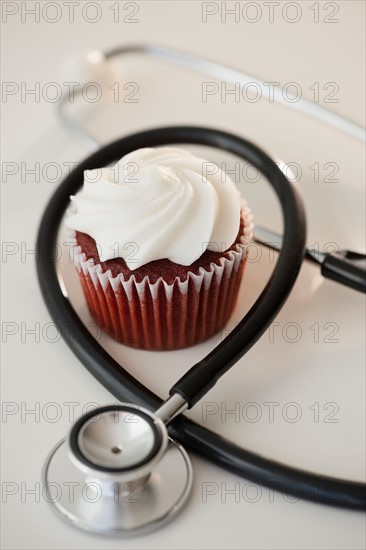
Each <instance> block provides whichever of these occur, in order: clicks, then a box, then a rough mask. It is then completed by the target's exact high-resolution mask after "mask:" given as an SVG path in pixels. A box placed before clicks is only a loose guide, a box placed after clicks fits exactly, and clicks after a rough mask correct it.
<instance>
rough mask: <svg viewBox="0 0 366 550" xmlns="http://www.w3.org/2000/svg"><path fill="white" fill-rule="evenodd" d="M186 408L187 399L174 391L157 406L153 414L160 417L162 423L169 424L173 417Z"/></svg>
mask: <svg viewBox="0 0 366 550" xmlns="http://www.w3.org/2000/svg"><path fill="white" fill-rule="evenodd" d="M187 408H188V403H187V401H186V400H185V399H184V398H183V397H182V396H181V395H179V394H178V393H174V394H173V395H171V396H170V397H169V398H168V399H167V400H166V401H164V403H163V404H162V405H161V407H159V408H158V410H157V411H156V412H155V416H157V417H158V418H160V419H161V420H162V421H163V422H164V424H169V422H171V420H173V418H175V417H176V416H178V415H179V414H181V413H182V412H184V411H185V410H186V409H187Z"/></svg>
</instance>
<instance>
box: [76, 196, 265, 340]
mask: <svg viewBox="0 0 366 550" xmlns="http://www.w3.org/2000/svg"><path fill="white" fill-rule="evenodd" d="M242 219H243V221H244V231H243V234H242V236H241V238H240V242H239V243H237V244H236V246H235V248H234V250H231V251H229V252H225V253H223V256H222V257H221V258H220V262H219V265H217V264H215V263H211V265H210V268H209V269H208V270H207V269H204V268H200V269H199V273H198V274H197V275H196V274H195V273H193V272H189V273H188V276H187V279H186V280H185V281H181V280H180V279H179V278H176V279H175V281H174V282H173V283H172V284H167V283H166V282H165V281H164V280H163V278H162V277H161V278H159V279H158V280H157V281H156V282H155V283H153V284H152V283H151V282H150V281H149V278H148V277H145V278H144V279H143V280H142V281H141V282H137V281H136V278H135V276H134V275H131V276H130V278H129V279H128V280H124V278H123V275H122V274H119V275H118V276H116V277H113V276H112V274H111V271H110V270H108V271H103V268H102V266H101V265H100V264H96V265H95V264H94V261H93V260H92V259H89V260H87V259H86V257H85V255H84V253H83V252H82V250H81V247H80V246H78V245H77V243H76V240H75V234H71V239H73V243H74V247H73V259H74V263H75V266H76V268H77V270H78V273H79V277H80V280H81V284H82V287H83V290H84V294H85V298H86V301H87V303H88V307H89V310H90V313H91V315H92V316H93V317H94V319H95V321H96V322H97V323H98V325H99V326H100V327H101V328H102V329H103V330H105V331H106V332H107V333H109V334H110V335H111V336H112V337H113V338H114V339H115V340H117V341H119V342H121V343H123V344H125V345H128V346H132V347H136V348H143V349H149V350H168V349H179V348H183V347H188V346H192V345H194V344H197V343H198V342H202V341H204V340H207V339H208V338H210V337H211V336H213V335H214V334H216V333H217V332H218V331H220V330H221V329H222V328H223V327H224V326H225V324H226V322H227V321H228V319H229V317H230V314H231V312H232V310H233V308H234V305H235V302H236V298H237V295H238V290H239V285H240V281H241V277H242V273H243V269H244V265H245V260H246V257H247V247H248V244H249V243H250V241H251V239H252V236H253V228H254V225H253V223H252V215H251V212H250V209H249V208H248V207H247V206H246V203H244V202H243V204H242Z"/></svg>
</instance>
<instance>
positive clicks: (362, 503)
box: [36, 127, 366, 509]
mask: <svg viewBox="0 0 366 550" xmlns="http://www.w3.org/2000/svg"><path fill="white" fill-rule="evenodd" d="M178 143H179V144H183V143H186V144H199V145H208V146H211V147H216V148H219V149H222V150H225V151H228V152H231V153H233V154H235V155H237V156H239V157H240V158H242V159H244V160H246V161H249V162H251V163H252V164H253V165H254V166H256V167H257V168H258V169H260V170H261V171H262V172H263V174H264V175H265V176H266V177H267V178H268V180H269V181H270V183H271V184H272V186H273V188H274V190H275V192H276V194H277V197H278V199H279V201H280V203H281V206H282V211H283V217H284V240H283V243H284V244H283V248H282V251H281V254H280V255H279V258H278V261H277V263H276V266H275V269H274V272H273V274H272V276H271V278H270V280H269V282H268V284H267V285H266V287H265V289H264V290H263V292H262V294H261V295H260V297H259V299H258V300H257V302H256V304H255V305H254V306H253V308H252V309H251V310H250V311H249V312H248V313H247V315H246V316H245V317H244V319H243V320H242V321H241V323H240V325H241V327H240V326H239V328H238V330H236V329H235V330H234V331H233V332H232V333H231V334H230V335H229V338H230V339H231V342H232V343H233V344H232V345H233V349H232V350H231V351H229V352H228V356H229V363H230V365H229V366H228V367H227V368H230V366H231V365H232V364H234V363H235V361H237V360H238V359H239V358H240V357H241V356H242V355H243V354H244V353H245V352H246V351H247V350H248V349H249V348H250V347H251V345H253V344H254V343H255V341H257V340H258V338H259V337H260V336H261V334H262V333H263V332H264V331H265V330H266V328H267V327H268V325H269V324H270V323H271V321H272V319H273V318H274V317H275V315H276V314H277V313H278V311H279V310H280V308H281V306H282V305H283V303H284V302H285V300H286V298H287V296H288V294H289V292H290V290H291V288H292V286H293V284H294V282H295V280H296V277H297V274H298V271H299V269H300V266H301V262H302V257H303V254H304V247H305V235H306V228H305V216H304V212H303V208H302V203H301V201H300V200H299V197H298V196H297V193H296V191H295V189H294V187H293V185H291V183H290V182H289V181H288V180H287V179H286V178H285V176H284V175H283V174H282V173H281V174H282V175H280V174H279V173H278V172H279V170H278V167H277V166H276V164H275V163H274V162H273V161H272V160H271V159H270V158H269V157H268V156H267V155H266V154H265V153H264V152H263V151H261V150H260V149H259V148H258V147H256V146H255V145H253V144H252V143H250V142H248V141H246V140H244V139H242V138H240V137H237V136H234V135H232V134H229V133H227V132H223V131H220V130H215V129H211V128H198V127H168V128H158V129H154V130H148V131H145V132H139V133H136V134H133V135H130V136H127V137H124V138H122V139H120V140H117V141H115V142H113V143H111V144H109V145H107V146H105V147H103V148H102V149H100V150H99V151H97V152H96V153H94V154H93V155H91V156H90V157H89V158H87V159H86V160H85V161H83V162H82V163H80V164H79V165H78V166H77V167H76V168H75V169H74V170H73V172H72V173H71V174H69V176H67V177H66V178H65V180H64V181H63V182H62V183H61V184H60V186H59V187H58V188H57V189H56V191H55V193H54V194H53V196H52V197H51V199H50V201H49V203H48V205H47V207H46V209H45V211H44V214H43V217H42V220H41V223H40V227H39V232H38V237H37V254H36V264H37V274H38V279H39V284H40V288H41V292H42V295H43V298H44V301H45V303H46V305H47V308H48V310H49V313H50V315H51V317H52V319H53V320H54V322H55V324H56V326H57V327H58V329H59V330H60V332H61V334H62V335H63V337H64V339H65V341H66V343H67V344H68V345H69V347H70V348H71V350H72V351H73V352H74V353H75V355H76V356H77V357H78V358H79V360H80V361H81V362H82V363H83V365H84V366H85V367H86V368H87V369H88V370H89V372H90V373H91V374H93V376H94V377H95V378H96V379H97V380H98V381H99V382H100V383H101V384H102V385H103V386H104V387H105V388H106V389H107V390H109V391H110V392H111V393H112V395H114V396H115V397H116V398H117V399H119V400H121V401H125V402H127V403H134V404H136V405H139V406H143V407H146V408H148V409H151V410H155V409H157V408H158V407H159V406H160V405H161V403H162V400H161V399H160V398H159V397H158V396H157V395H155V394H154V393H153V392H151V391H150V390H149V389H148V388H146V387H145V386H144V385H143V384H141V383H140V382H139V381H137V380H136V379H134V378H133V377H132V376H131V375H130V374H129V373H128V372H127V371H126V370H125V369H123V367H122V366H121V365H120V364H119V363H117V362H116V361H115V360H114V359H113V358H112V357H111V356H110V355H109V354H108V353H107V352H106V350H104V349H103V347H102V346H100V344H99V343H98V342H97V341H96V340H95V339H94V337H93V336H92V335H91V334H90V332H89V331H88V329H87V328H86V327H85V326H84V324H83V323H82V322H81V320H80V318H79V316H78V315H77V313H76V312H75V310H74V309H73V307H72V306H71V304H70V302H69V300H68V299H67V298H66V297H64V295H63V293H62V290H61V288H60V285H59V281H58V277H57V270H56V263H55V261H54V259H55V257H56V243H57V237H58V230H59V226H60V223H61V221H62V218H63V216H64V213H65V210H66V208H67V207H68V205H69V196H70V195H72V194H75V193H76V192H77V191H78V189H79V188H80V187H81V185H82V182H83V172H84V170H86V169H93V168H100V167H102V166H106V165H107V164H110V163H112V162H113V161H116V160H118V159H119V158H121V157H122V156H123V155H125V154H127V153H129V152H131V151H133V150H135V149H138V148H141V147H154V146H160V145H172V144H178ZM273 281H274V282H273ZM281 283H282V284H281ZM272 285H274V286H272ZM268 296H269V298H268ZM266 300H267V301H268V302H271V305H272V307H273V310H272V311H271V312H270V314H269V315H268V318H263V314H264V312H266V313H268V310H269V309H270V308H269V305H270V304H269V303H268V307H264V306H263V302H265V301H266ZM258 311H259V312H260V313H258V314H257V315H258V318H259V317H262V319H261V321H262V322H263V327H259V326H258V325H259V323H258V321H259V320H260V319H258V320H257V322H255V316H256V312H258ZM253 318H254V320H253ZM246 319H248V320H249V321H248V324H249V326H250V327H251V328H250V334H251V338H252V341H251V342H250V343H248V342H247V341H245V343H243V340H241V341H240V335H243V333H244V332H245V330H244V329H245V326H246V324H245V323H246ZM243 327H244V328H243ZM226 343H227V341H226ZM220 347H221V352H220V353H221V358H222V357H225V353H224V352H223V351H222V345H220ZM239 347H240V348H241V352H240V350H239V349H238V348H239ZM214 351H215V350H214ZM213 353H214V352H211V353H210V354H209V355H208V356H207V357H206V358H205V359H203V361H201V362H200V363H198V365H203V364H204V363H206V367H207V374H206V372H205V373H204V375H202V379H201V374H200V373H201V372H202V370H201V367H200V373H199V378H200V379H201V388H200V391H199V395H202V391H203V389H202V388H203V387H204V388H207V386H208V385H209V386H210V387H212V385H213V384H212V381H211V380H210V379H209V378H210V376H209V375H210V373H209V362H210V357H211V359H212V357H213ZM229 363H228V364H229ZM212 364H213V365H214V370H215V373H212V374H213V377H214V378H213V381H214V382H215V381H216V379H217V367H216V366H215V361H213V363H212ZM226 366H227V365H225V366H224V368H223V370H224V371H225V372H226V370H227V368H226ZM221 367H222V365H221ZM193 369H194V371H193V372H197V366H195V367H193ZM218 369H219V370H220V366H219V367H218ZM221 374H222V373H221ZM174 388H177V390H178V391H179V393H181V394H182V395H185V394H186V395H187V398H188V399H189V401H190V405H192V404H193V402H195V401H196V397H197V399H198V398H199V397H198V396H196V395H195V394H194V388H193V391H192V388H191V385H190V381H189V378H188V383H187V378H186V377H185V376H183V377H182V379H181V380H180V381H179V382H178V384H177V385H175V386H174ZM203 393H204V392H203ZM168 429H169V433H170V435H171V437H173V438H175V439H176V440H177V441H179V442H180V443H181V444H183V445H184V446H185V447H186V448H188V449H190V450H191V451H194V452H196V453H198V454H199V455H201V456H203V457H205V458H207V459H209V460H210V461H212V462H213V463H215V464H217V465H220V466H222V467H224V468H226V469H227V470H229V471H230V472H233V473H235V474H237V475H239V476H241V477H243V478H245V479H247V480H249V481H251V482H253V483H258V484H260V485H264V486H266V487H269V488H271V489H273V490H276V491H280V492H282V493H283V494H284V495H289V496H292V497H294V498H295V499H300V498H303V499H307V500H310V501H312V502H319V503H323V504H329V505H333V506H339V507H343V508H350V509H365V508H366V491H365V485H364V484H362V483H359V482H353V481H346V480H340V479H336V478H332V477H328V476H323V475H318V474H314V473H311V472H307V471H303V470H299V469H296V468H292V467H290V466H287V465H283V464H280V463H278V462H275V461H272V460H269V459H267V458H264V457H262V456H260V455H257V454H255V453H253V452H250V451H247V450H245V449H242V448H241V447H239V446H238V445H236V444H235V443H233V442H231V441H229V440H227V439H225V438H224V437H222V436H220V435H219V434H216V433H215V432H212V431H211V430H208V429H207V428H205V427H203V426H201V425H199V424H197V423H195V422H193V421H192V420H189V419H187V418H186V417H184V416H183V415H181V416H179V417H178V418H176V419H175V420H174V421H173V422H172V423H171V424H170V425H169V427H168Z"/></svg>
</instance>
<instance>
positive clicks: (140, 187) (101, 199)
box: [66, 147, 240, 270]
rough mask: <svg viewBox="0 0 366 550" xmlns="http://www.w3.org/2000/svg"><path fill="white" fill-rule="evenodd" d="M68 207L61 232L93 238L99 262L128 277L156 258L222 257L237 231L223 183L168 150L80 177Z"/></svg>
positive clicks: (231, 197)
mask: <svg viewBox="0 0 366 550" xmlns="http://www.w3.org/2000/svg"><path fill="white" fill-rule="evenodd" d="M71 200H72V202H73V203H74V205H75V206H76V212H75V211H74V213H73V214H72V215H71V216H70V217H69V218H68V219H67V221H66V225H67V226H68V227H69V228H71V229H74V230H76V231H81V232H83V233H87V234H88V235H90V236H91V237H93V238H94V240H95V241H96V243H97V246H98V252H99V257H100V260H101V261H106V260H110V259H112V258H116V257H122V258H124V259H125V261H126V264H127V266H128V267H129V269H131V270H134V269H136V268H137V267H141V266H142V265H144V264H147V263H148V262H151V261H152V260H160V259H163V258H168V259H169V260H171V261H173V262H175V263H177V264H181V265H186V266H187V265H191V264H192V263H193V262H194V261H195V260H197V259H198V258H199V257H200V256H201V255H202V254H203V252H204V251H205V250H206V249H210V250H220V251H224V250H227V249H228V248H229V247H230V246H231V245H232V244H233V243H234V241H235V239H236V237H237V234H238V231H239V225H240V195H239V192H238V190H237V188H236V187H235V184H234V182H233V181H232V180H231V179H230V178H229V176H228V175H227V174H225V173H224V172H223V171H222V170H220V169H219V167H218V166H217V165H214V164H213V163H210V162H207V161H204V160H203V159H200V158H198V157H196V156H194V155H192V154H191V153H189V152H188V151H184V150H182V149H178V148H173V147H159V148H144V149H139V150H137V151H134V152H133V153H130V154H128V155H125V156H124V157H123V158H122V159H121V160H120V161H119V162H117V163H116V164H115V165H114V166H112V167H108V168H101V169H97V170H87V171H85V173H84V186H83V188H82V190H81V191H80V192H79V193H78V194H77V195H76V196H73V197H71ZM74 210H75V209H74ZM131 247H132V248H131ZM131 250H132V252H131Z"/></svg>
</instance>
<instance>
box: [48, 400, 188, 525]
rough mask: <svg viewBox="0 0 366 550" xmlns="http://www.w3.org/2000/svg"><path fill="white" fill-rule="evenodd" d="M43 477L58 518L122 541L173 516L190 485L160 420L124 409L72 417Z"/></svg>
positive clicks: (181, 454) (182, 456)
mask: <svg viewBox="0 0 366 550" xmlns="http://www.w3.org/2000/svg"><path fill="white" fill-rule="evenodd" d="M42 477H43V486H44V489H43V490H44V495H45V499H46V500H47V501H48V502H49V503H50V504H51V506H52V508H53V509H54V511H55V512H56V513H57V514H58V515H59V516H61V517H62V519H64V520H65V521H67V522H68V523H71V524H73V525H75V526H77V527H79V528H82V529H85V530H87V531H93V532H97V533H101V534H118V535H125V536H131V535H135V534H142V533H148V532H149V531H152V530H153V529H156V528H158V527H160V526H162V525H163V524H164V523H167V522H168V521H169V520H170V519H172V518H173V517H174V516H176V514H177V513H179V512H180V511H181V509H182V508H183V506H184V504H185V503H186V501H187V499H188V496H189V494H190V491H191V488H192V482H193V472H192V466H191V462H190V460H189V457H188V455H187V453H186V451H185V450H184V449H183V448H182V447H181V446H180V445H179V444H178V443H176V442H175V441H173V440H172V439H170V438H169V436H168V433H167V429H166V427H165V424H164V422H163V421H162V420H161V419H160V418H159V417H157V416H155V415H154V414H152V413H150V412H149V411H147V410H144V409H140V408H136V407H134V406H131V405H124V404H122V405H116V406H110V407H102V408H100V409H97V410H94V411H92V412H89V413H87V414H86V415H84V416H82V417H81V418H80V419H79V420H77V421H76V423H75V424H74V425H73V427H72V429H71V431H70V434H69V436H68V438H67V439H64V440H62V441H61V442H59V443H58V444H57V445H56V447H55V448H54V449H53V450H52V451H51V453H50V454H49V456H48V457H47V460H46V462H45V465H44V469H43V476H42Z"/></svg>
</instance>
